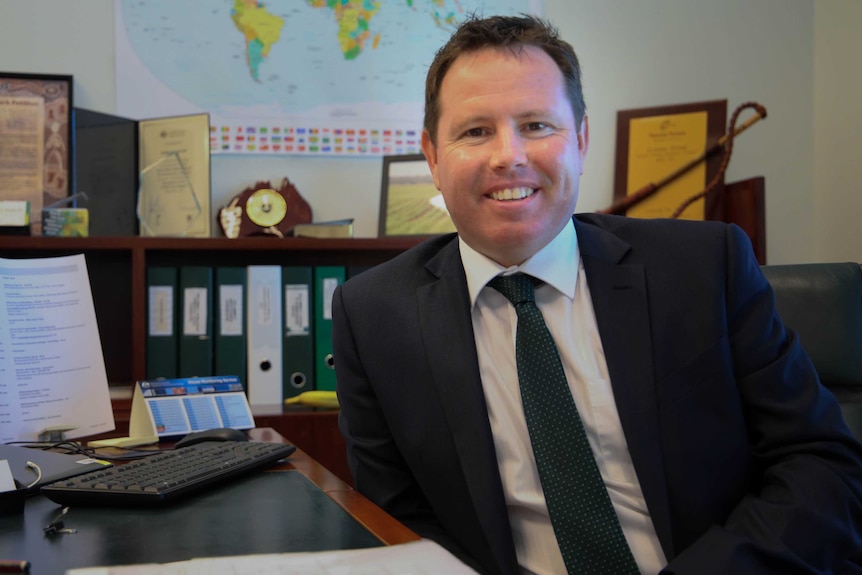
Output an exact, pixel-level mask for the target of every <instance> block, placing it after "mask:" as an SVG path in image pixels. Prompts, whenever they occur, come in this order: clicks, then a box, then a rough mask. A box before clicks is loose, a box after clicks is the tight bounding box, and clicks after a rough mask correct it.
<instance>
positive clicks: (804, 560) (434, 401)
mask: <svg viewBox="0 0 862 575" xmlns="http://www.w3.org/2000/svg"><path fill="white" fill-rule="evenodd" d="M422 147H423V151H424V154H425V157H426V159H427V160H428V164H429V166H430V168H431V172H432V174H433V177H434V182H435V184H436V186H437V187H438V189H440V191H441V192H442V194H443V197H444V199H445V201H446V205H447V207H448V209H449V212H450V214H451V216H452V219H453V221H454V223H455V226H456V228H457V230H458V233H457V235H455V234H451V235H446V236H441V237H437V238H434V239H431V240H429V241H426V242H424V243H422V244H421V245H419V246H417V247H415V248H413V249H411V250H409V251H407V252H406V253H404V254H402V255H400V256H398V257H396V258H394V259H393V260H391V261H390V262H388V263H385V264H381V265H379V266H377V267H375V268H372V269H371V270H368V271H366V272H364V273H363V274H361V275H359V276H357V277H355V278H354V279H352V280H350V281H348V282H347V283H346V284H344V285H343V286H341V287H340V288H339V289H338V290H336V292H335V295H334V300H333V320H334V335H333V343H334V357H335V366H336V372H337V377H338V394H339V400H340V402H341V414H340V420H339V423H340V428H341V431H342V433H343V435H344V437H345V439H346V441H347V447H348V459H349V462H350V466H351V470H352V473H353V478H354V481H355V485H356V487H357V489H358V490H359V491H360V492H362V493H363V494H365V495H366V496H367V497H369V498H370V499H371V500H372V501H374V502H376V503H377V504H378V505H380V506H381V507H383V508H384V509H385V510H387V511H388V512H390V513H391V514H393V515H394V516H395V517H397V518H398V519H400V520H401V521H403V522H404V523H405V524H407V525H408V526H409V527H411V528H412V529H414V530H415V531H416V532H417V533H419V534H420V535H422V536H423V537H428V538H430V539H434V540H436V541H438V542H440V543H441V544H443V545H445V546H446V547H447V548H448V549H450V550H452V551H453V552H454V553H455V554H457V555H458V556H459V557H461V558H462V559H463V560H464V561H465V562H467V563H469V564H471V565H472V566H474V567H475V568H476V569H478V570H479V571H482V572H485V573H501V574H516V573H564V572H566V564H565V562H564V559H563V553H562V552H561V547H560V544H561V543H563V542H560V541H558V540H557V538H555V530H554V527H553V525H552V521H551V519H550V517H549V511H548V505H547V504H546V503H547V502H546V497H545V494H544V492H543V482H544V477H543V478H542V479H541V481H540V478H539V473H538V472H537V466H536V460H535V456H534V450H533V447H532V446H531V436H530V434H531V433H532V430H528V426H527V423H526V421H525V415H524V409H523V408H522V406H521V395H520V392H519V383H518V380H519V376H518V366H517V365H516V361H515V353H514V352H515V331H516V329H517V324H518V319H517V315H516V312H515V310H514V308H513V306H512V305H511V304H510V303H509V301H508V300H507V299H506V297H504V296H503V295H502V294H501V293H498V292H497V291H496V290H495V289H493V288H491V287H489V286H487V285H486V284H487V283H488V282H489V280H491V279H492V278H494V277H495V276H498V275H508V274H511V273H513V272H517V273H524V274H529V275H531V276H534V277H537V278H538V279H539V280H541V282H542V283H541V284H540V286H539V287H537V288H536V302H537V305H538V307H539V309H540V310H541V313H542V316H544V321H545V322H546V323H547V325H548V329H549V330H550V333H551V334H552V336H553V339H554V342H555V345H556V347H557V348H558V350H559V355H560V358H561V362H562V365H563V368H564V371H565V380H566V381H567V383H568V387H569V389H570V390H571V394H572V396H573V398H574V403H575V405H576V406H577V413H578V414H580V419H581V420H582V423H583V428H584V429H585V430H586V435H587V437H588V439H589V446H590V448H591V450H592V452H593V456H594V458H595V461H596V465H597V467H598V470H599V472H600V473H601V482H603V484H604V488H605V489H606V490H607V494H608V497H609V499H610V502H611V504H612V506H613V513H612V514H611V515H614V514H615V515H616V517H615V518H614V519H613V522H618V524H619V528H620V529H621V530H622V533H623V535H624V538H625V543H626V544H627V547H628V549H629V551H630V553H631V556H632V557H633V559H634V561H635V562H636V567H635V568H634V570H635V571H636V572H640V573H658V572H661V573H667V574H676V575H688V574H691V575H709V574H716V575H719V574H720V575H728V574H734V575H740V574H752V575H753V574H782V575H786V574H790V573H833V572H835V573H855V572H860V571H856V568H855V567H854V563H853V561H852V559H853V555H854V553H855V552H856V550H857V549H859V548H860V547H861V546H862V538H860V532H859V526H860V518H862V463H861V462H862V450H860V446H859V444H858V443H857V442H856V441H854V440H853V438H852V436H851V435H850V433H849V431H848V430H847V428H846V426H845V425H844V423H843V420H842V418H841V414H840V410H839V407H838V405H837V403H836V401H835V399H834V397H833V396H832V395H831V394H830V393H829V392H828V391H827V390H826V389H825V388H823V387H822V386H821V385H820V383H819V381H818V377H817V375H816V373H815V371H814V368H813V366H812V365H811V362H810V361H809V360H808V358H807V356H806V354H805V352H804V351H803V350H802V348H801V347H800V344H799V341H798V340H797V339H796V337H795V336H794V334H792V333H790V332H788V331H786V330H785V328H784V326H783V324H782V323H781V321H780V318H779V317H778V316H777V314H776V312H775V308H774V302H773V296H772V292H771V290H770V288H769V285H768V283H767V282H766V280H765V279H764V277H763V276H762V274H761V273H760V270H759V267H758V265H757V262H756V261H755V259H754V257H753V253H752V250H751V246H750V243H749V241H748V239H747V238H746V237H745V235H744V234H743V233H742V232H741V230H740V229H739V228H737V227H736V226H727V225H725V224H722V223H717V222H684V221H675V220H652V221H649V220H636V219H629V218H623V217H615V216H607V215H597V214H593V215H576V216H574V217H573V216H572V214H573V212H574V209H575V204H576V201H577V195H578V181H579V177H580V175H581V173H582V169H583V162H584V160H585V158H586V154H587V149H588V147H589V128H588V120H587V117H586V115H585V106H584V102H583V96H582V93H581V83H580V69H579V65H578V61H577V58H576V56H575V54H574V51H573V50H572V48H571V46H569V45H568V44H567V43H566V42H564V41H563V40H561V39H560V38H559V37H558V35H557V33H556V31H555V30H554V29H553V28H552V27H551V26H550V25H548V24H547V23H546V22H543V21H541V20H539V19H535V18H532V17H492V18H487V19H479V18H471V19H469V20H468V21H467V22H466V23H464V24H463V25H462V26H461V27H459V29H458V30H457V31H456V32H455V34H454V35H453V37H452V39H451V40H450V41H449V42H448V43H447V45H446V46H444V47H443V48H442V49H441V50H440V51H439V52H438V54H437V56H436V58H435V61H434V63H433V64H432V66H431V67H430V69H429V72H428V79H427V85H426V106H425V129H424V132H423V135H422ZM560 449H566V447H560ZM580 472H581V470H577V469H575V470H572V471H571V473H572V474H573V475H577V474H578V473H580ZM577 496H578V494H577V493H575V497H577ZM598 528H599V527H597V529H598ZM602 528H604V526H603V527H602ZM602 572H605V571H602V569H601V568H599V569H598V570H597V571H595V573H602Z"/></svg>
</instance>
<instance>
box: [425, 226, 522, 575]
mask: <svg viewBox="0 0 862 575" xmlns="http://www.w3.org/2000/svg"><path fill="white" fill-rule="evenodd" d="M427 268H428V269H429V270H430V271H431V273H432V274H434V275H435V276H436V277H437V278H438V280H437V281H434V282H431V283H428V284H426V285H424V286H422V287H420V288H419V289H418V290H417V294H416V295H417V300H418V308H419V322H420V330H421V332H422V337H423V339H424V341H425V342H426V349H427V353H428V357H429V359H430V369H431V373H432V377H433V379H434V385H435V386H436V389H437V393H438V395H439V397H440V402H441V404H442V405H443V409H444V411H445V413H446V423H447V425H448V428H449V431H450V433H451V434H452V438H453V441H454V444H455V447H456V451H457V456H458V460H459V462H460V465H461V469H462V470H463V474H464V481H465V483H466V485H467V487H468V490H469V492H470V498H471V499H472V501H473V504H474V507H475V513H476V515H477V517H478V520H479V522H480V523H481V525H482V527H483V531H484V534H485V537H486V540H487V543H488V546H489V547H490V549H491V551H492V553H493V554H494V556H495V557H496V559H497V561H498V564H499V568H498V572H500V573H508V572H513V570H514V569H515V568H516V567H517V559H516V558H515V549H514V545H513V542H512V532H511V527H510V525H509V519H508V515H507V511H506V506H505V497H504V495H503V487H502V483H501V481H500V475H499V471H498V469H497V456H496V450H495V448H494V440H493V435H492V433H491V425H490V422H489V421H488V410H487V406H486V404H485V395H484V392H483V389H482V381H481V377H480V375H479V360H478V355H477V352H476V342H475V340H474V337H473V324H472V319H471V314H470V299H469V294H468V292H467V280H466V276H465V274H464V268H463V265H462V264H461V258H460V255H459V252H458V241H457V239H455V240H453V241H452V242H451V243H449V244H448V245H447V246H446V247H445V248H444V249H443V250H441V251H440V252H439V253H438V255H437V256H436V257H435V258H433V259H432V260H431V261H430V262H429V263H428V265H427Z"/></svg>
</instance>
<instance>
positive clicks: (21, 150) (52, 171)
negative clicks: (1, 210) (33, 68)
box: [0, 72, 73, 235]
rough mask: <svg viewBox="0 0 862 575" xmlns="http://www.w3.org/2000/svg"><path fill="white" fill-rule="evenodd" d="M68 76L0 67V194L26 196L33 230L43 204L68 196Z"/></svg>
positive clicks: (37, 232) (39, 227)
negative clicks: (12, 71)
mask: <svg viewBox="0 0 862 575" xmlns="http://www.w3.org/2000/svg"><path fill="white" fill-rule="evenodd" d="M72 85H73V81H72V76H65V75H43V74H13V73H5V72H0V198H3V199H4V200H21V201H27V202H30V222H31V233H32V234H33V235H40V234H41V232H42V222H41V220H42V207H43V206H46V205H49V204H52V203H54V202H56V201H58V200H62V199H63V198H65V197H67V196H69V193H70V191H71V186H72V184H71V182H72V181H73V178H72V155H73V150H72V137H71V121H70V119H71V114H72Z"/></svg>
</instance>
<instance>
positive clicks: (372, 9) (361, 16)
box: [307, 0, 380, 60]
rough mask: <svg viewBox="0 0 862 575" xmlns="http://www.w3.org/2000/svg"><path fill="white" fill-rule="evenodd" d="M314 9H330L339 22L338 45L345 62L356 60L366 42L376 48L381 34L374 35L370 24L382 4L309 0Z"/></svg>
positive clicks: (362, 1)
mask: <svg viewBox="0 0 862 575" xmlns="http://www.w3.org/2000/svg"><path fill="white" fill-rule="evenodd" d="M307 1H308V5H309V6H311V7H312V8H329V9H331V10H332V12H333V14H334V15H335V20H336V22H338V43H339V44H340V45H341V53H342V54H343V55H344V59H345V60H354V59H355V58H356V57H357V56H359V53H360V52H362V49H363V48H364V47H365V44H366V42H368V40H369V39H370V40H371V43H372V47H374V48H376V47H377V45H378V43H379V42H380V35H379V34H372V33H371V31H370V30H369V28H368V23H369V22H370V21H371V19H372V18H373V17H374V15H375V14H377V12H378V11H379V10H380V2H379V1H372V0H307Z"/></svg>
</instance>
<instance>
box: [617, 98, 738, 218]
mask: <svg viewBox="0 0 862 575" xmlns="http://www.w3.org/2000/svg"><path fill="white" fill-rule="evenodd" d="M726 117H727V100H712V101H706V102H694V103H689V104H677V105H670V106H660V107H653V108H640V109H635V110H622V111H620V112H618V113H617V148H616V159H615V169H614V201H615V202H619V201H621V200H623V199H624V198H626V197H627V196H631V195H634V194H637V192H639V191H641V190H642V189H643V188H645V187H647V186H655V187H657V188H658V190H657V191H656V192H655V193H653V194H651V195H648V196H647V197H646V198H645V199H643V200H642V201H640V202H637V203H635V204H633V205H631V206H630V207H629V208H628V209H627V210H626V212H625V215H627V216H629V217H635V218H665V217H670V216H671V215H672V214H673V213H674V212H675V211H676V209H677V208H678V207H680V206H681V205H682V203H683V202H685V201H686V200H687V199H688V198H690V197H691V196H694V195H695V194H698V193H700V192H702V191H703V190H704V189H705V188H706V185H707V184H708V183H709V181H710V180H711V179H712V178H713V177H714V176H715V174H716V173H718V171H719V168H720V166H721V153H720V151H721V150H720V149H718V150H717V151H718V152H719V153H713V154H709V155H707V156H706V157H705V158H704V161H700V162H697V161H696V160H697V159H698V158H700V157H702V156H704V155H706V152H707V150H710V149H713V148H714V147H715V145H716V144H717V143H718V140H719V139H720V138H721V137H722V136H723V135H724V133H725V123H726ZM689 165H690V168H688V169H684V168H686V167H687V166H689ZM721 196H722V194H711V195H710V196H708V197H707V198H706V200H703V199H701V200H699V201H696V202H694V203H692V204H691V205H689V206H688V207H687V208H686V209H685V211H683V212H682V214H681V215H680V218H682V219H694V220H704V219H721V210H722V206H721V204H720V203H721Z"/></svg>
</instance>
